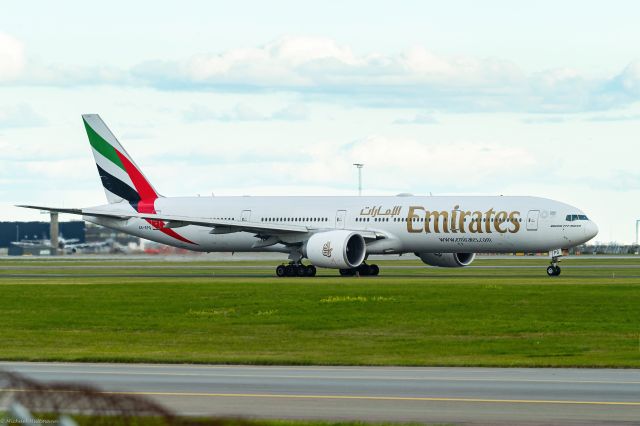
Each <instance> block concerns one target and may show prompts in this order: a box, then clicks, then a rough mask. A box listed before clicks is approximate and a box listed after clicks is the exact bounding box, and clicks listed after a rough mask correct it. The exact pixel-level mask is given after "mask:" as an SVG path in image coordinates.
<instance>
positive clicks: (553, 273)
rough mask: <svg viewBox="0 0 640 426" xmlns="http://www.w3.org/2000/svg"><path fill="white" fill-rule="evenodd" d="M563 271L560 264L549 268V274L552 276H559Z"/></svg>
mask: <svg viewBox="0 0 640 426" xmlns="http://www.w3.org/2000/svg"><path fill="white" fill-rule="evenodd" d="M561 272H562V269H560V267H559V266H554V265H551V266H549V267H548V268H547V275H549V276H550V277H557V276H558V275H560V273H561Z"/></svg>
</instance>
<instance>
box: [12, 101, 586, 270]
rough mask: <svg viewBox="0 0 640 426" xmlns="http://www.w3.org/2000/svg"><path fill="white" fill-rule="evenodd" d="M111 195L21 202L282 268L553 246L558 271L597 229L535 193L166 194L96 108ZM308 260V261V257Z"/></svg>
mask: <svg viewBox="0 0 640 426" xmlns="http://www.w3.org/2000/svg"><path fill="white" fill-rule="evenodd" d="M82 118H83V121H84V126H85V129H86V131H87V135H88V137H89V142H90V144H91V148H92V150H93V156H94V158H95V161H96V165H97V167H98V173H99V175H100V179H101V180H102V185H103V186H104V190H105V193H106V195H107V201H108V204H105V205H101V206H97V207H89V208H79V209H67V208H54V207H42V206H31V205H29V206H21V207H28V208H35V209H40V210H47V211H52V212H60V213H71V214H78V215H82V216H83V219H84V220H86V221H89V222H93V223H96V224H98V225H102V226H105V227H107V228H112V229H115V230H118V231H122V232H125V233H127V234H131V235H135V236H138V237H141V238H146V239H148V240H152V241H157V242H159V243H163V244H168V245H171V246H174V247H180V248H185V249H189V250H194V251H201V252H281V253H288V255H289V259H290V260H291V262H290V263H289V264H287V265H278V267H277V268H276V274H277V275H278V276H314V275H315V274H316V267H323V268H333V269H339V270H340V273H341V274H342V275H355V274H356V273H359V274H360V275H378V272H379V268H378V267H377V266H376V265H374V264H367V263H366V259H367V257H368V256H369V255H372V254H402V253H415V254H416V255H417V256H418V257H420V259H422V261H423V262H424V263H426V264H429V265H433V266H442V267H461V266H467V265H469V264H471V262H472V261H473V259H474V258H475V253H477V252H482V253H513V252H547V251H548V252H549V253H550V256H551V265H550V266H549V267H548V268H547V273H548V274H549V275H559V274H560V267H559V266H558V259H559V257H560V256H562V252H563V250H564V249H568V248H570V247H574V246H576V245H579V244H582V243H585V242H586V241H588V240H590V239H591V238H593V237H594V236H595V235H596V234H597V233H598V228H597V226H596V225H595V223H593V222H592V221H591V220H589V219H588V218H587V216H586V215H585V214H584V213H583V212H582V211H580V210H579V209H577V208H575V207H573V206H570V205H568V204H565V203H561V202H558V201H553V200H549V199H545V198H538V197H503V196H497V197H478V196H460V197H455V196H447V197H439V196H429V197H416V196H396V197H389V196H385V197H246V196H243V197H163V196H161V195H160V194H159V193H158V191H156V189H155V188H154V187H153V186H152V185H151V183H150V182H149V180H148V179H147V178H146V177H145V176H144V174H143V173H142V171H141V170H140V168H139V167H138V166H137V165H136V164H135V162H134V161H133V159H132V158H131V157H130V156H129V154H127V152H126V151H125V149H124V148H123V147H122V145H121V144H120V143H119V142H118V140H117V139H116V137H115V136H114V135H113V133H111V131H110V130H109V129H108V128H107V126H106V125H105V123H104V122H103V121H102V119H101V118H100V116H98V115H95V114H88V115H83V116H82ZM303 259H308V261H309V263H310V265H304V264H303V263H302V260H303Z"/></svg>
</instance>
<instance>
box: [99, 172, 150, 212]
mask: <svg viewBox="0 0 640 426" xmlns="http://www.w3.org/2000/svg"><path fill="white" fill-rule="evenodd" d="M96 166H97V167H98V174H99V175H100V179H101V180H102V185H103V186H104V187H105V188H106V189H107V191H109V192H111V193H112V194H115V195H117V196H118V197H120V198H124V199H125V200H127V201H128V202H129V204H131V205H132V206H137V205H138V201H140V195H138V193H137V192H136V190H135V189H133V188H131V187H130V186H129V185H127V184H126V183H124V182H123V181H121V180H120V179H118V178H116V177H115V176H113V175H110V174H109V173H107V172H106V171H105V170H104V169H103V168H102V167H100V166H98V165H97V164H96ZM134 208H135V207H134Z"/></svg>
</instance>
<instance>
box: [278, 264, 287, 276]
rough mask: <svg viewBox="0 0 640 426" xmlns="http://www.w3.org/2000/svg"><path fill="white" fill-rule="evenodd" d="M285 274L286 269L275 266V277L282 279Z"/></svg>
mask: <svg viewBox="0 0 640 426" xmlns="http://www.w3.org/2000/svg"><path fill="white" fill-rule="evenodd" d="M285 274H286V268H285V266H284V265H278V266H276V275H277V276H279V277H284V276H285Z"/></svg>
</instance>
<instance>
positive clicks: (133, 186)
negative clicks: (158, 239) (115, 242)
mask: <svg viewBox="0 0 640 426" xmlns="http://www.w3.org/2000/svg"><path fill="white" fill-rule="evenodd" d="M82 121H83V122H84V128H85V129H86V131H87V136H88V137H89V143H90V144H91V150H92V151H93V158H94V159H95V160H96V166H97V168H98V174H99V175H100V180H101V181H102V186H103V187H104V192H105V194H106V195H107V201H108V202H109V204H115V203H122V202H127V203H129V204H130V205H131V207H133V209H134V210H135V211H136V212H138V213H151V214H155V213H156V209H155V202H156V200H157V199H158V198H160V197H161V195H159V194H158V191H156V190H155V188H154V187H153V185H151V183H150V182H149V179H147V177H146V176H145V175H144V173H142V171H141V170H140V168H139V167H138V166H137V165H136V163H135V162H134V161H133V158H131V156H130V155H129V154H128V153H127V151H126V150H125V149H124V147H123V146H122V145H121V144H120V142H118V139H117V138H116V137H115V135H114V134H113V133H111V130H109V128H108V127H107V125H106V124H105V122H104V121H102V119H101V118H100V116H99V115H97V114H84V115H83V116H82ZM147 222H149V223H150V224H152V225H153V226H154V227H155V228H157V229H159V230H160V231H162V233H164V234H166V235H168V236H170V237H173V238H175V239H177V240H179V241H182V242H186V243H190V244H195V243H193V242H192V241H190V240H188V239H186V238H184V237H182V236H181V235H179V234H178V233H177V232H175V231H174V230H172V229H169V228H165V226H164V225H165V223H164V221H154V220H147Z"/></svg>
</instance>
